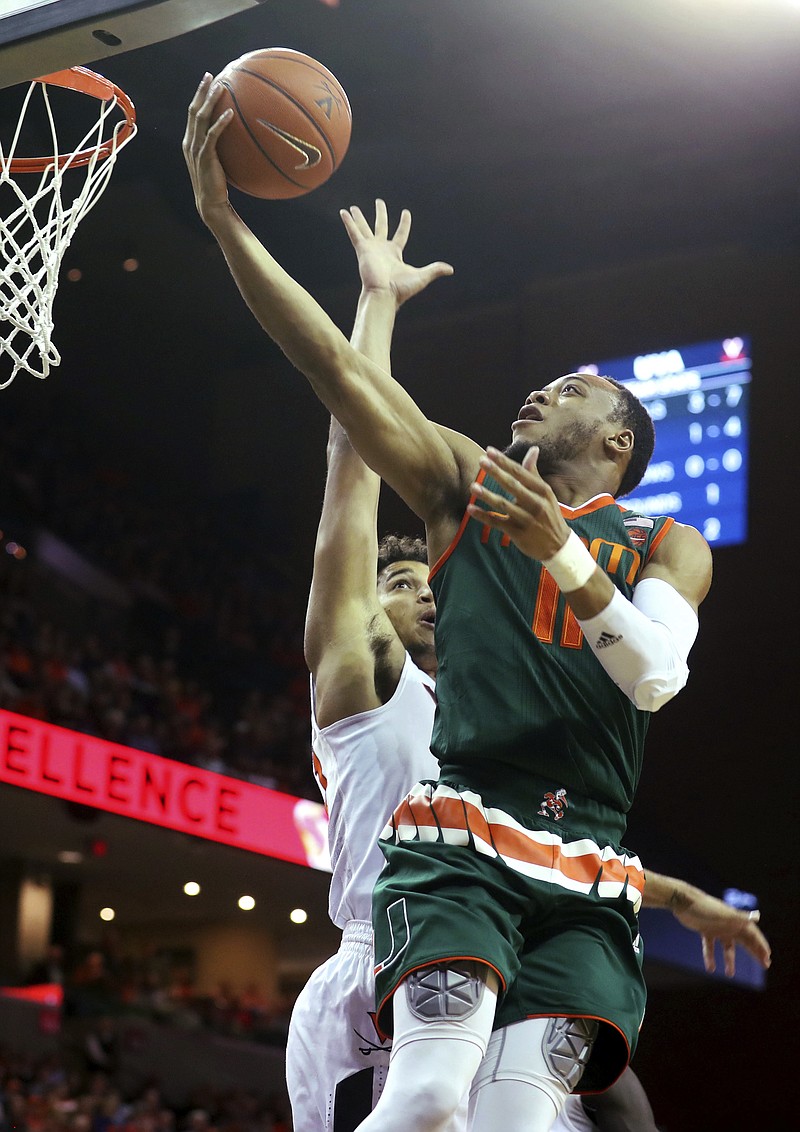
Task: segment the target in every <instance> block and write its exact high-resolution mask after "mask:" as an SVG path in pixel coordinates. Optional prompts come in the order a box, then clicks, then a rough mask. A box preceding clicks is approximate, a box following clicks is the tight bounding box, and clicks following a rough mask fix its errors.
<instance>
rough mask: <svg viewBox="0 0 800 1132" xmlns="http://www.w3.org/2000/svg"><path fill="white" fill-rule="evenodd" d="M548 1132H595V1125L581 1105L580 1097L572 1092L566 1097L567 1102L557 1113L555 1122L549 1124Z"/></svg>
mask: <svg viewBox="0 0 800 1132" xmlns="http://www.w3.org/2000/svg"><path fill="white" fill-rule="evenodd" d="M550 1132H597V1125H596V1124H595V1122H594V1121H593V1120H592V1118H591V1117H590V1116H589V1114H588V1113H587V1111H586V1109H585V1108H584V1107H583V1104H582V1103H581V1098H580V1097H578V1096H575V1094H574V1093H573V1095H572V1096H570V1097H567V1103H566V1104H565V1105H564V1107H563V1108H562V1110H561V1112H560V1113H559V1115H558V1119H557V1120H556V1122H555V1124H553V1125H552V1126H551V1128H550Z"/></svg>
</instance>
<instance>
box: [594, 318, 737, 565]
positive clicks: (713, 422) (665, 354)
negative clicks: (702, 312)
mask: <svg viewBox="0 0 800 1132" xmlns="http://www.w3.org/2000/svg"><path fill="white" fill-rule="evenodd" d="M576 372H578V373H581V372H582V373H595V374H607V375H608V376H609V377H613V378H614V379H615V380H616V381H619V382H621V383H622V384H623V385H626V386H627V387H628V388H629V389H631V390H632V392H634V393H635V394H636V396H637V397H638V398H639V399H640V400H641V401H642V402H643V403H644V404H645V406H646V407H647V410H648V412H649V413H650V416H651V417H652V419H653V422H654V424H655V429H656V447H655V452H654V453H653V458H652V460H651V461H650V466H649V467H648V469H647V471H646V472H645V474H644V477H643V479H642V482H641V483H640V484H639V486H638V487H637V488H636V489H635V492H634V494H633V495H630V496H627V497H626V498H625V501H624V502H625V505H626V506H627V507H630V508H632V509H633V510H635V511H640V512H641V513H642V514H643V515H673V516H674V517H675V518H676V519H677V520H678V521H679V522H681V523H688V524H689V525H690V526H693V527H697V528H698V530H700V531H702V533H703V534H704V535H705V537H706V539H707V540H708V542H709V543H711V544H712V545H714V544H716V545H717V546H724V545H726V544H729V545H730V544H733V543H741V542H744V541H745V539H746V538H747V468H748V448H747V439H748V410H749V402H750V379H751V361H750V342H749V339H748V338H745V337H732V338H725V339H723V340H717V341H713V342H701V343H697V344H695V345H691V346H681V347H677V348H673V349H669V350H662V351H660V352H659V353H653V354H638V355H635V356H631V357H627V358H615V359H612V360H611V361H604V362H591V363H587V364H584V365H580V366H578V367H577V369H576Z"/></svg>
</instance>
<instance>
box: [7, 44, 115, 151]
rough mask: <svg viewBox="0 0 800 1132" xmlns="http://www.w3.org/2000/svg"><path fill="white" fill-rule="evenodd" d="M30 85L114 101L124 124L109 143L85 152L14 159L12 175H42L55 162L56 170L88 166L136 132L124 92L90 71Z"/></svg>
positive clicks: (72, 70)
mask: <svg viewBox="0 0 800 1132" xmlns="http://www.w3.org/2000/svg"><path fill="white" fill-rule="evenodd" d="M33 81H34V82H37V83H45V84H48V85H49V86H60V87H65V88H66V89H67V90H75V91H77V92H78V93H79V94H88V95H91V97H92V98H97V99H99V100H100V101H101V102H109V101H110V100H111V99H112V98H116V100H117V105H118V106H119V108H120V109H121V110H122V112H123V114H124V115H125V121H124V122H123V123H122V125H121V126H120V127H119V128H118V129H117V131H116V133H115V135H114V137H113V138H109V139H108V141H104V142H101V143H100V144H99V145H93V146H90V147H89V148H88V149H81V150H79V151H78V152H77V153H73V154H69V153H63V154H61V155H60V156H59V157H58V158H55V157H14V158H12V159H11V161H10V162H9V165H8V167H9V169H10V170H11V172H12V173H43V172H44V171H45V169H47V167H48V166H50V165H52V164H53V163H54V161H55V162H56V163H57V164H58V167H59V169H63V168H64V166H65V165H69V166H70V168H72V167H73V166H75V167H79V166H81V165H88V164H89V162H90V161H94V160H98V161H105V159H106V158H107V157H110V156H111V154H112V153H113V152H114V150H115V149H119V147H120V146H121V145H123V144H124V143H125V142H126V141H127V140H128V138H129V137H130V136H131V134H132V133H133V132H134V130H135V129H136V109H135V107H134V105H133V102H132V101H131V100H130V98H129V97H128V95H127V94H126V93H125V91H124V90H121V89H120V88H119V87H118V86H116V85H115V84H114V83H112V82H111V81H110V80H109V79H106V78H103V76H102V75H98V74H97V73H96V72H95V71H90V70H89V69H88V68H87V67H68V68H67V69H66V70H65V71H54V72H53V73H52V74H51V75H42V76H41V77H40V78H38V79H34V80H33Z"/></svg>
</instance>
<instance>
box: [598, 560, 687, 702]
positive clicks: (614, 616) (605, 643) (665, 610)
mask: <svg viewBox="0 0 800 1132" xmlns="http://www.w3.org/2000/svg"><path fill="white" fill-rule="evenodd" d="M579 624H580V626H581V628H582V629H583V633H584V636H585V637H586V640H587V641H588V643H589V647H590V648H591V650H592V652H593V653H594V654H595V656H596V657H597V659H598V660H599V661H600V663H601V664H602V666H603V668H604V669H605V670H606V672H607V673H608V675H609V676H610V677H611V679H612V680H613V681H614V683H615V684H616V685H617V687H618V688H620V689H621V690H622V691H623V692H624V693H625V695H626V696H627V697H628V699H629V700H631V701H632V702H633V703H634V704H636V706H637V707H638V708H641V709H642V710H643V711H658V709H659V708H660V707H663V706H664V704H665V703H667V701H668V700H671V699H672V697H673V696H674V695H676V694H677V693H678V692H679V691H680V690H681V688H682V687H683V686H684V684H685V683H686V680H687V678H688V676H689V668H688V666H687V663H686V661H687V658H688V656H689V650H690V649H691V647H692V645H693V644H694V641H695V637H696V636H697V629H698V621H697V614H696V613H695V612H694V610H693V609H692V607H691V606H690V605H689V603H688V601H686V599H685V598H683V597H681V595H680V594H679V593H678V591H677V590H676V589H675V588H674V586H671V585H670V584H669V582H664V581H662V580H661V579H660V578H645V579H644V581H641V582H639V584H638V585H637V586H636V587H635V588H634V591H633V600H632V601H628V600H627V599H626V598H624V597H623V596H622V594H621V593H620V592H619V590H616V589H615V590H614V596H613V597H612V599H611V601H610V602H609V603H608V605H607V606H606V607H605V609H604V610H602V611H601V612H600V613H598V614H597V615H596V616H595V617H589V618H587V619H586V620H585V621H579Z"/></svg>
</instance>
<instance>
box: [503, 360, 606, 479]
mask: <svg viewBox="0 0 800 1132" xmlns="http://www.w3.org/2000/svg"><path fill="white" fill-rule="evenodd" d="M615 393H616V391H615V389H614V386H613V385H611V384H610V383H609V382H608V381H606V380H605V379H604V378H602V377H596V376H595V375H594V374H586V373H569V374H566V376H564V377H560V378H559V379H558V380H557V381H553V382H551V383H550V384H549V385H545V386H544V388H542V389H536V390H534V391H533V392H532V393H530V394H529V395H528V397H527V398H526V399H525V404H524V405H523V406H522V408H521V409H520V410H519V413H518V414H517V419H516V420H515V421H514V423H513V424H512V426H511V435H512V437H513V444H512V448H514V449H523V450H524V449H525V448H527V447H529V446H530V445H533V444H535V445H538V447H539V460H538V466H539V469H540V471H542V472H546V471H547V470H555V469H556V468H558V467H563V465H564V464H567V463H570V462H571V461H574V460H576V459H579V458H580V457H581V456H582V455H583V454H584V453H585V452H586V451H587V450H588V449H589V448H590V446H591V445H592V443H593V442H595V441H597V440H600V441H602V438H603V437H604V436H605V435H606V434H607V430H608V419H609V416H610V414H611V413H612V412H613V410H614V408H615V401H616V398H615Z"/></svg>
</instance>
